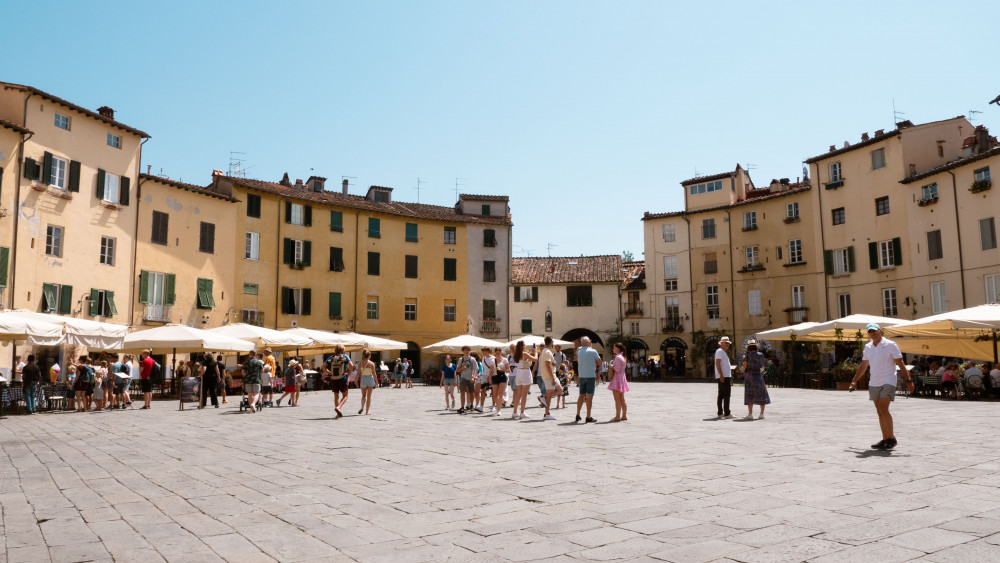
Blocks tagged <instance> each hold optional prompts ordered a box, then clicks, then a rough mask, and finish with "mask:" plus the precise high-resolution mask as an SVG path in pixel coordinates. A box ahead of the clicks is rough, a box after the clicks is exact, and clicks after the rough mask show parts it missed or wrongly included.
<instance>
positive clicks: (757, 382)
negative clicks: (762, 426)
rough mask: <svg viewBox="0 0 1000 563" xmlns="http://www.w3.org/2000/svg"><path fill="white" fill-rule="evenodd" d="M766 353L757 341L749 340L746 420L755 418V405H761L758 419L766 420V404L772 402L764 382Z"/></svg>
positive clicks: (745, 376)
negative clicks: (758, 345)
mask: <svg viewBox="0 0 1000 563" xmlns="http://www.w3.org/2000/svg"><path fill="white" fill-rule="evenodd" d="M763 368H764V354H761V353H760V352H759V351H758V350H757V341H756V340H752V339H751V340H748V341H747V351H746V354H745V355H744V356H743V385H744V387H743V404H744V405H746V406H747V416H746V420H753V406H754V405H760V415H759V416H757V420H764V405H769V404H771V397H770V396H769V395H768V394H767V385H766V384H765V382H764V373H763V372H762V370H763Z"/></svg>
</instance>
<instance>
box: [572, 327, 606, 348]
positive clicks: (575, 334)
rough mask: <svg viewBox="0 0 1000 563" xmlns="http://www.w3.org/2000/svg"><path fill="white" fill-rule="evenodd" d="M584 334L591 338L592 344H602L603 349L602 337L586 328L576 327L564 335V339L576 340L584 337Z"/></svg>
mask: <svg viewBox="0 0 1000 563" xmlns="http://www.w3.org/2000/svg"><path fill="white" fill-rule="evenodd" d="M584 336H586V337H588V338H590V343H591V344H596V345H598V346H600V347H601V348H602V349H603V348H604V341H603V340H601V337H600V336H597V333H596V332H594V331H592V330H588V329H585V328H574V329H573V330H571V331H569V332H567V333H566V334H564V335H562V340H572V341H574V342H576V341H578V340H580V339H581V338H583V337H584Z"/></svg>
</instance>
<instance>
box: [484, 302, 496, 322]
mask: <svg viewBox="0 0 1000 563" xmlns="http://www.w3.org/2000/svg"><path fill="white" fill-rule="evenodd" d="M496 318H497V302H496V300H495V299H483V319H487V320H492V319H496Z"/></svg>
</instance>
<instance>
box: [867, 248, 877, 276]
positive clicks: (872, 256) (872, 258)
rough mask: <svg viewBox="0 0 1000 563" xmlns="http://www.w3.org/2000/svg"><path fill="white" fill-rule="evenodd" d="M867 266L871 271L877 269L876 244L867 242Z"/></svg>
mask: <svg viewBox="0 0 1000 563" xmlns="http://www.w3.org/2000/svg"><path fill="white" fill-rule="evenodd" d="M868 266H869V267H870V268H871V269H872V270H877V269H878V243H877V242H869V243H868Z"/></svg>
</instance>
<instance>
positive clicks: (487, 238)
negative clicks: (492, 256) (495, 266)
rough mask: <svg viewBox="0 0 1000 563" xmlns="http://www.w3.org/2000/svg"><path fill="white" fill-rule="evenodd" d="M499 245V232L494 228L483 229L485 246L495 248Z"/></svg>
mask: <svg viewBox="0 0 1000 563" xmlns="http://www.w3.org/2000/svg"><path fill="white" fill-rule="evenodd" d="M496 245H497V232H496V231H495V230H493V229H486V230H484V231H483V246H485V247H487V248H493V247H494V246H496Z"/></svg>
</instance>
